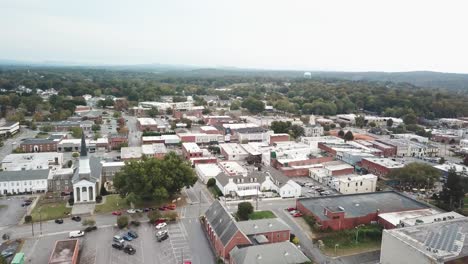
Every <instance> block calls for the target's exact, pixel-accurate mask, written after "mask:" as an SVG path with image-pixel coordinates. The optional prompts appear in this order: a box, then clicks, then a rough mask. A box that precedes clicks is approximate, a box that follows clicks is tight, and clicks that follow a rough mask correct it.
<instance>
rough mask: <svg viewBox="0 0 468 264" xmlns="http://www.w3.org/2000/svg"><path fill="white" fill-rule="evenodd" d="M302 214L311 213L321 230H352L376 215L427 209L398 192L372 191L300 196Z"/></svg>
mask: <svg viewBox="0 0 468 264" xmlns="http://www.w3.org/2000/svg"><path fill="white" fill-rule="evenodd" d="M296 206H297V209H298V210H299V211H301V212H302V213H303V214H307V215H310V216H313V217H314V218H315V220H316V221H317V224H318V225H319V226H320V228H321V229H327V228H331V229H333V230H342V229H351V228H354V227H356V226H358V225H361V224H370V223H371V222H374V221H375V222H377V221H378V220H379V217H378V216H379V214H381V213H390V212H403V211H409V210H418V209H426V208H430V206H428V205H426V204H424V203H422V202H419V201H416V200H413V199H411V198H409V197H406V196H404V195H402V194H400V193H398V192H393V191H388V192H375V193H361V194H348V195H336V196H328V197H314V198H303V199H298V200H297V201H296Z"/></svg>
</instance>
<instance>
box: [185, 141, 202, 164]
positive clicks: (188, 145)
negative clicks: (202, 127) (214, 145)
mask: <svg viewBox="0 0 468 264" xmlns="http://www.w3.org/2000/svg"><path fill="white" fill-rule="evenodd" d="M182 155H183V156H184V157H185V159H187V160H189V159H191V158H197V157H202V156H203V151H202V150H201V149H200V147H199V146H198V145H197V144H196V143H192V142H185V143H182Z"/></svg>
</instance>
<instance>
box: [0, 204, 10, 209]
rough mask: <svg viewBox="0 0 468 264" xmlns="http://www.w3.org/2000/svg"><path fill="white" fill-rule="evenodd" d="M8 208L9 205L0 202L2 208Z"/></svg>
mask: <svg viewBox="0 0 468 264" xmlns="http://www.w3.org/2000/svg"><path fill="white" fill-rule="evenodd" d="M4 208H8V205H6V204H0V209H4Z"/></svg>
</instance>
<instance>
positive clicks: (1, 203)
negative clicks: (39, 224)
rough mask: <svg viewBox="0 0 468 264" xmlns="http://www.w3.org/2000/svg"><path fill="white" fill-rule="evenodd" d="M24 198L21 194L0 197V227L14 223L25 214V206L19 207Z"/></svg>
mask: <svg viewBox="0 0 468 264" xmlns="http://www.w3.org/2000/svg"><path fill="white" fill-rule="evenodd" d="M25 199H26V198H25V197H23V196H11V197H6V198H1V199H0V229H4V228H6V227H8V226H12V225H16V224H18V222H19V221H20V220H21V218H22V217H23V216H24V215H25V214H26V208H27V207H21V203H22V202H23V201H24V200H25Z"/></svg>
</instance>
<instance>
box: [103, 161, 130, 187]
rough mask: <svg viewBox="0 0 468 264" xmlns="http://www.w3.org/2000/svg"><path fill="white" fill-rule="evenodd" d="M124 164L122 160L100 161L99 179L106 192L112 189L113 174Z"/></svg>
mask: <svg viewBox="0 0 468 264" xmlns="http://www.w3.org/2000/svg"><path fill="white" fill-rule="evenodd" d="M124 166H125V162H123V161H113V162H106V161H102V162H101V168H102V170H101V180H102V184H103V185H104V188H106V190H107V191H108V192H113V191H114V184H113V182H114V176H115V174H117V172H119V171H120V170H121V169H122V168H123V167H124Z"/></svg>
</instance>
